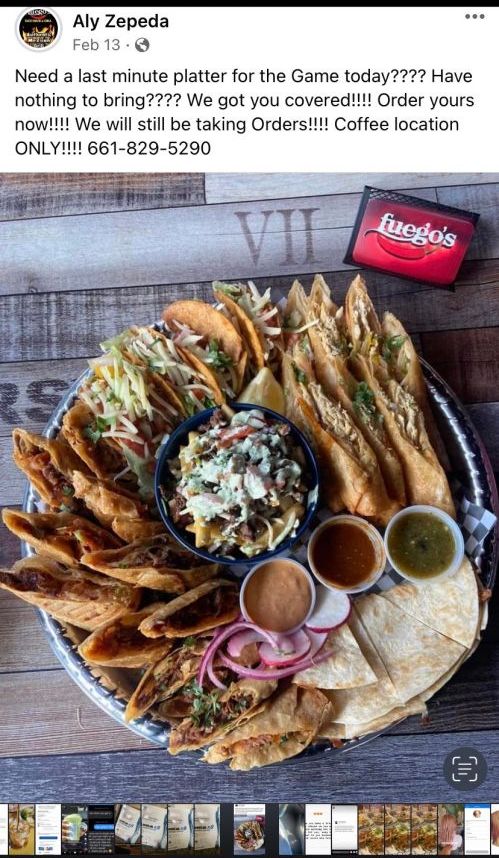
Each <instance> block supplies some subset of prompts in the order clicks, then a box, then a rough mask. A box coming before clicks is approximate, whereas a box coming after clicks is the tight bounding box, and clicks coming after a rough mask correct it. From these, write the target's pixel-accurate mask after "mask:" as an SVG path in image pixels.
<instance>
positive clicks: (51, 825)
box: [0, 804, 62, 855]
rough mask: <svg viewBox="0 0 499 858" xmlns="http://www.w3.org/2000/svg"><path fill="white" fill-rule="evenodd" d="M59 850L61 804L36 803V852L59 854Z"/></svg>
mask: <svg viewBox="0 0 499 858" xmlns="http://www.w3.org/2000/svg"><path fill="white" fill-rule="evenodd" d="M61 851H62V844H61V805H60V804H37V805H36V808H35V852H36V854H37V855H60V854H61ZM0 854H1V849H0Z"/></svg>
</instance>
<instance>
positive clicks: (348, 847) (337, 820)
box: [331, 804, 359, 855]
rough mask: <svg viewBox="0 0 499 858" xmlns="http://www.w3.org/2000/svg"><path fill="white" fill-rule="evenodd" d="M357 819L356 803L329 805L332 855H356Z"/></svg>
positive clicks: (357, 845)
mask: <svg viewBox="0 0 499 858" xmlns="http://www.w3.org/2000/svg"><path fill="white" fill-rule="evenodd" d="M358 838H359V820H358V813H357V805H356V804H332V805H331V852H332V854H333V855H341V854H343V855H344V854H347V855H357V854H358V851H359V843H358Z"/></svg>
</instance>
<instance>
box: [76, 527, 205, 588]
mask: <svg viewBox="0 0 499 858" xmlns="http://www.w3.org/2000/svg"><path fill="white" fill-rule="evenodd" d="M81 563H83V564H84V566H89V567H90V568H91V569H95V570H96V571H97V572H102V574H103V575H110V576H111V577H112V578H119V579H120V580H121V581H127V582H128V583H129V584H134V585H135V586H140V587H149V588H150V589H152V590H162V591H163V592H164V593H185V591H186V590H189V589H191V588H192V587H197V586H198V585H199V584H203V583H204V582H205V581H208V580H209V579H210V578H214V577H215V575H216V574H217V572H218V566H217V564H216V563H203V562H201V561H200V560H199V558H198V557H196V555H195V554H192V552H191V551H186V550H185V548H182V547H181V546H180V545H179V544H178V543H177V542H174V541H173V540H172V538H171V536H170V535H169V534H168V533H163V534H161V535H160V536H151V537H149V538H148V539H140V540H137V541H136V542H132V543H131V544H130V545H125V546H122V547H120V548H114V549H110V550H107V551H106V550H104V551H91V552H89V553H88V554H84V555H83V556H82V558H81Z"/></svg>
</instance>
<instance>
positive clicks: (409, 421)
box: [346, 276, 455, 517]
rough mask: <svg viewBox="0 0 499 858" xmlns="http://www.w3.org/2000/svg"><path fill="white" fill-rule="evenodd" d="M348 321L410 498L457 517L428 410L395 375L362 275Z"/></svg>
mask: <svg viewBox="0 0 499 858" xmlns="http://www.w3.org/2000/svg"><path fill="white" fill-rule="evenodd" d="M346 321H347V326H348V330H349V335H350V338H351V340H352V344H353V351H352V354H351V358H350V360H351V364H352V367H353V368H354V371H355V373H356V375H357V377H358V379H359V381H363V382H364V383H365V384H367V385H368V387H369V389H370V391H371V392H372V394H373V396H374V401H375V403H376V407H377V408H378V410H379V411H380V413H381V414H382V416H383V420H384V426H385V428H386V432H387V434H388V436H389V438H390V440H391V443H392V445H393V448H394V449H395V451H396V453H397V455H398V457H399V459H400V462H401V464H402V468H403V471H404V480H405V486H406V494H407V498H408V501H409V503H411V504H429V505H430V506H437V507H439V508H440V509H443V510H444V511H445V512H448V513H449V515H452V516H453V517H455V508H454V503H453V500H452V495H451V492H450V488H449V483H448V481H447V477H446V475H445V472H444V470H443V468H442V466H441V464H440V462H439V461H438V458H437V455H436V453H435V451H434V449H433V447H432V446H431V443H430V440H429V437H428V433H427V431H426V427H425V421H424V414H423V411H422V410H421V408H420V407H419V405H418V402H417V400H416V399H415V397H414V395H413V394H412V393H410V392H409V390H408V389H406V388H405V387H403V386H402V384H400V382H399V381H397V380H396V378H394V377H393V376H391V375H390V372H389V369H388V365H387V362H386V360H385V359H384V357H383V344H382V339H383V338H382V331H381V325H380V323H379V319H378V317H377V315H376V312H375V310H374V307H373V305H372V302H371V300H370V298H369V296H368V294H367V289H366V287H365V283H364V281H363V280H362V278H361V277H359V276H357V277H356V278H355V280H354V281H353V283H352V284H351V286H350V288H349V290H348V294H347V298H346Z"/></svg>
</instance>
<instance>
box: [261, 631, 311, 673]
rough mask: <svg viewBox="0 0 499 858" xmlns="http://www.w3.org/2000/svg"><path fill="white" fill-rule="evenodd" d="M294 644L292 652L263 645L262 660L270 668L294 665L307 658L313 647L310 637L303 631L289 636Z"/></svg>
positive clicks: (266, 644)
mask: <svg viewBox="0 0 499 858" xmlns="http://www.w3.org/2000/svg"><path fill="white" fill-rule="evenodd" d="M289 640H290V642H291V644H292V647H293V649H292V651H291V652H290V651H289V650H288V651H286V650H282V649H281V648H280V646H279V648H278V649H277V648H275V647H272V646H270V644H268V643H264V644H262V645H261V647H260V649H259V653H260V658H261V659H262V661H263V663H264V664H267V665H268V666H269V667H280V666H281V665H290V664H294V663H295V662H297V661H300V660H301V659H303V658H305V656H306V655H307V653H308V651H309V650H310V647H311V642H310V638H309V636H308V635H307V634H306V633H305V632H304V631H302V630H301V629H300V630H299V631H297V632H295V633H294V634H293V635H290V636H289Z"/></svg>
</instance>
